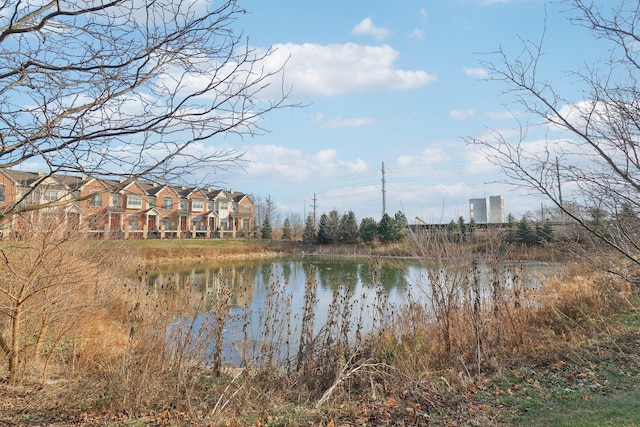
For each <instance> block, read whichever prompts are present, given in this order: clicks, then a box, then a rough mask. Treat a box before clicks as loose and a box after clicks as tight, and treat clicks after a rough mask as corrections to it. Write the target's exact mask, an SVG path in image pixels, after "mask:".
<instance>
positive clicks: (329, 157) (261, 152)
mask: <svg viewBox="0 0 640 427" xmlns="http://www.w3.org/2000/svg"><path fill="white" fill-rule="evenodd" d="M245 150H246V153H245V156H244V159H245V160H247V161H248V165H247V167H246V170H247V172H248V174H249V175H250V178H251V179H256V178H261V179H262V178H264V179H273V180H277V181H280V182H282V181H283V180H284V181H304V180H307V179H310V178H314V179H315V178H318V177H332V176H340V175H344V174H356V173H363V172H365V171H366V170H367V169H368V165H367V162H365V161H364V160H362V159H356V160H354V161H346V160H341V159H340V158H339V156H338V152H337V151H336V150H334V149H326V150H320V151H318V152H316V153H304V152H302V151H301V150H297V149H290V148H286V147H282V146H277V145H251V146H247V147H245Z"/></svg>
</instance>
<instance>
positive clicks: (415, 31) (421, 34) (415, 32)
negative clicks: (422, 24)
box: [409, 28, 424, 40]
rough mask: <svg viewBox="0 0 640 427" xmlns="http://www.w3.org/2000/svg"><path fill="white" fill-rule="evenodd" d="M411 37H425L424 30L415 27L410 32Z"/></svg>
mask: <svg viewBox="0 0 640 427" xmlns="http://www.w3.org/2000/svg"><path fill="white" fill-rule="evenodd" d="M409 37H410V38H412V39H419V40H422V39H423V38H424V31H422V30H421V29H420V28H414V29H413V31H411V33H410V34H409Z"/></svg>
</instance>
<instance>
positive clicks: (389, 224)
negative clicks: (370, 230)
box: [378, 213, 396, 243]
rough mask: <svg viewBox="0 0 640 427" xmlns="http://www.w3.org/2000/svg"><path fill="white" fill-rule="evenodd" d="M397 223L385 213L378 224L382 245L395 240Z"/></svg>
mask: <svg viewBox="0 0 640 427" xmlns="http://www.w3.org/2000/svg"><path fill="white" fill-rule="evenodd" d="M395 231H396V227H395V221H394V219H393V218H391V217H390V216H389V214H387V213H385V214H384V215H382V218H381V219H380V222H379V223H378V238H379V239H380V241H381V242H382V243H389V242H392V241H393V240H394V238H395Z"/></svg>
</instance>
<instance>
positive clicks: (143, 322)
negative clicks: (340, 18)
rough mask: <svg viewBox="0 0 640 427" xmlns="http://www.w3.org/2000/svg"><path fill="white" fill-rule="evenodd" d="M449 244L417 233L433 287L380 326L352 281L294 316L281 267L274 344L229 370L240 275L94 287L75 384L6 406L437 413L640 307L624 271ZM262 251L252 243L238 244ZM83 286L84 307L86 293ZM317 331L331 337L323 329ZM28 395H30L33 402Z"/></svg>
mask: <svg viewBox="0 0 640 427" xmlns="http://www.w3.org/2000/svg"><path fill="white" fill-rule="evenodd" d="M433 237H434V236H431V237H430V238H429V239H428V240H415V241H414V244H415V246H414V250H418V251H419V253H416V252H415V251H414V253H413V255H415V256H419V257H420V258H421V259H422V260H423V262H424V264H425V266H430V267H432V268H431V269H430V273H429V276H428V277H427V278H426V281H425V283H422V284H416V285H421V286H422V289H423V292H424V294H422V295H413V296H412V298H411V300H410V301H409V302H408V303H407V305H406V306H405V307H404V309H403V310H402V311H401V312H399V313H393V316H390V315H389V313H388V312H387V309H388V307H387V306H386V300H385V298H384V293H383V292H380V294H379V300H378V301H377V302H376V305H377V308H378V311H379V313H380V315H381V318H380V319H379V320H378V322H377V324H376V325H377V329H376V330H375V331H373V332H369V333H365V332H364V330H363V329H362V325H361V324H360V323H359V322H360V321H361V320H362V318H361V317H359V316H358V304H357V303H356V300H357V299H356V297H355V296H354V295H353V294H352V293H350V292H349V291H348V289H337V290H336V292H335V293H334V297H333V301H332V304H331V311H330V314H329V316H328V320H327V322H326V324H325V325H314V324H313V315H312V314H313V311H314V307H315V304H316V288H317V286H318V283H316V282H314V281H309V282H308V283H307V287H306V293H305V304H304V309H303V313H292V312H291V308H290V298H291V295H290V294H289V291H288V290H287V286H286V283H284V282H281V281H278V279H277V278H275V277H273V276H270V275H269V272H265V275H266V277H267V279H268V280H269V282H270V283H271V286H270V294H269V295H267V297H266V303H265V304H266V306H265V309H264V314H263V317H262V318H261V327H262V328H263V329H261V333H262V344H261V346H260V347H259V348H256V349H254V351H253V352H251V353H247V354H246V355H245V358H244V360H243V366H242V367H233V368H232V367H225V366H222V365H221V359H220V349H221V347H222V330H223V329H224V328H225V326H226V322H227V321H228V318H227V314H228V313H229V310H230V307H231V296H232V295H233V293H234V292H235V290H234V289H232V287H231V283H232V281H231V280H225V278H224V277H225V275H224V274H222V276H221V277H222V280H221V281H220V283H217V284H216V286H215V287H213V288H211V289H208V290H207V292H203V290H202V289H199V288H196V287H194V286H188V285H187V286H184V285H180V284H178V283H173V282H168V283H167V284H166V285H165V286H164V287H163V289H150V288H149V287H148V286H147V285H146V283H147V282H146V280H145V274H146V271H147V270H146V269H145V268H141V269H140V271H139V277H138V280H133V281H130V280H129V281H128V280H124V279H122V278H118V280H117V282H113V281H107V280H106V279H104V280H103V279H100V280H93V281H92V282H91V283H92V285H93V292H94V293H95V295H99V296H100V297H99V298H93V299H92V306H91V310H83V311H80V312H78V313H77V316H75V317H74V322H73V324H74V327H73V328H69V329H68V331H66V332H65V335H64V337H65V339H64V340H62V341H60V342H64V344H65V345H60V346H58V347H56V350H55V351H54V352H53V353H49V354H54V355H55V358H54V360H55V363H56V368H57V369H56V376H55V379H56V380H61V381H59V382H57V383H56V384H55V385H47V386H45V387H44V388H41V389H38V388H29V385H30V384H32V383H31V382H30V381H29V379H28V378H27V377H22V378H23V379H24V381H23V382H22V385H14V386H11V387H13V388H9V386H6V387H5V388H4V389H3V392H4V394H5V396H6V395H8V394H9V395H14V396H15V397H16V399H15V400H14V402H20V403H19V404H20V405H22V406H21V407H14V408H13V409H12V408H11V407H9V406H5V407H4V408H1V409H5V410H6V411H8V412H5V413H7V414H18V413H29V414H31V415H32V416H33V420H34V422H35V423H41V424H42V423H44V422H45V421H51V418H47V417H51V413H52V411H54V412H55V411H58V412H61V413H63V414H64V417H66V418H65V419H66V420H67V421H69V420H76V421H77V420H84V421H87V422H92V423H95V424H100V423H102V424H108V423H110V422H111V423H115V422H124V421H126V420H139V421H141V422H147V421H148V422H152V421H153V422H156V423H161V422H163V421H162V420H163V419H164V420H165V421H166V423H174V424H182V423H183V422H184V423H187V422H196V423H205V422H208V423H211V424H216V423H223V422H231V423H232V424H241V425H293V426H295V425H308V424H309V423H323V422H329V421H331V420H333V419H339V418H341V417H342V419H344V418H345V417H346V415H345V413H347V412H357V411H360V410H361V409H358V408H360V407H359V406H358V405H361V404H362V403H363V402H377V401H380V400H381V399H384V398H390V397H393V398H395V399H409V398H411V399H413V401H415V402H418V403H419V404H420V405H422V406H423V407H427V406H430V407H432V408H435V407H437V405H442V404H444V403H443V402H442V400H443V398H442V396H444V395H445V394H446V393H447V392H450V391H451V390H452V389H454V388H455V387H457V386H460V385H464V384H468V383H469V382H472V381H474V380H476V379H478V378H480V377H483V376H487V375H494V374H500V373H502V372H506V371H508V370H509V369H511V367H513V366H516V365H518V364H521V363H529V362H531V361H532V360H538V361H539V360H541V359H544V358H545V357H549V354H550V353H551V352H558V351H561V349H567V348H575V347H578V346H579V345H580V343H582V342H584V341H585V340H588V339H589V338H590V337H594V336H598V335H601V334H606V333H610V331H611V328H612V327H613V326H612V324H611V323H610V321H609V319H610V315H611V314H612V313H615V312H618V311H620V310H621V308H627V307H630V304H631V303H630V297H631V291H632V290H631V288H630V287H629V285H628V284H627V283H626V282H624V281H622V280H619V279H617V276H615V275H611V274H604V273H602V272H600V271H598V270H592V269H589V268H587V267H586V266H585V265H583V264H575V265H574V264H571V265H567V266H566V267H565V268H564V271H563V274H562V275H560V276H558V277H549V278H547V279H545V281H544V282H543V283H542V284H541V286H539V287H538V288H535V289H534V288H530V287H528V286H527V285H525V283H526V280H525V278H524V277H523V276H522V274H523V273H522V269H521V268H520V266H519V265H518V264H517V263H504V262H502V261H501V260H502V259H503V258H502V256H504V254H501V253H500V250H501V249H500V245H498V244H497V243H496V242H494V241H487V242H485V246H484V247H483V248H478V247H473V246H463V245H449V244H448V243H447V244H445V242H444V241H443V240H439V239H437V238H436V239H434V238H433ZM88 246H91V245H88ZM405 248H406V246H405ZM210 249H211V247H205V248H203V249H197V250H196V251H199V250H203V251H206V250H210ZM184 250H185V251H186V248H184ZM247 250H248V249H247V248H246V247H244V246H239V247H238V253H246V251H247ZM153 251H156V252H155V255H153V257H157V256H158V255H157V254H158V252H157V251H160V252H162V253H163V255H162V256H161V257H164V256H165V255H166V256H168V257H169V256H170V249H169V248H160V249H158V248H154V249H153ZM164 251H166V254H165V252H164ZM177 251H178V252H177V253H178V256H181V255H180V254H182V249H180V248H179V249H178V250H177ZM107 252H110V251H107ZM143 252H144V251H143ZM398 252H400V249H398ZM478 253H482V254H484V255H485V257H484V258H482V259H478ZM487 254H489V255H490V256H489V255H487ZM434 255H435V256H434ZM146 256H147V255H144V256H143V258H144V257H146ZM80 258H81V259H83V260H85V261H84V262H90V261H89V260H87V258H86V257H80ZM99 260H100V258H97V257H96V258H95V259H93V260H91V262H96V261H99ZM83 268H85V269H87V270H86V271H90V270H88V268H89V267H87V266H86V265H85V267H83ZM372 269H373V270H375V264H374V265H372ZM480 270H482V271H480ZM91 271H92V270H91ZM311 273H312V272H309V275H308V277H311V276H313V274H311ZM229 274H231V273H229ZM100 277H102V276H100ZM373 277H374V280H377V279H376V278H375V274H373ZM480 277H486V278H488V279H486V280H484V279H483V280H480ZM74 289H76V290H75V291H74V292H76V293H75V294H74V295H73V298H69V301H78V300H79V299H80V298H81V297H83V296H85V295H86V290H82V288H74ZM244 315H246V316H249V315H250V313H248V312H247V313H245V314H244ZM293 316H298V317H299V318H300V319H302V325H301V327H300V328H299V329H295V328H293V327H292V323H293V322H292V319H293ZM349 319H352V320H349ZM317 326H322V328H320V332H313V331H314V330H316V331H317V330H318V328H317ZM53 339H54V338H49V340H50V342H51V340H53ZM294 339H295V340H297V342H298V343H299V345H298V347H297V349H298V352H297V353H296V354H288V355H287V357H285V358H282V357H279V355H277V354H276V352H277V350H276V349H278V348H281V345H282V344H283V343H289V342H291V340H294ZM203 361H207V363H203ZM52 378H53V377H52ZM20 387H22V388H20ZM21 393H26V394H22V395H23V396H28V399H27V398H26V397H25V398H24V399H23V400H20V399H19V397H20V396H21ZM412 396H413V397H412ZM409 400H410V399H409ZM381 410H382V409H381ZM345 411H346V412H345ZM415 411H417V409H416V410H415ZM340 414H342V415H340ZM360 415H362V414H360ZM8 416H10V415H8ZM61 416H62V415H61ZM145 417H146V418H145ZM163 417H164V418H163ZM354 417H355V415H354ZM362 417H363V416H361V419H365V418H362ZM375 417H377V418H367V419H368V420H377V421H378V422H380V420H383V419H384V418H380V417H382V415H379V414H378V413H377V412H376V415H375Z"/></svg>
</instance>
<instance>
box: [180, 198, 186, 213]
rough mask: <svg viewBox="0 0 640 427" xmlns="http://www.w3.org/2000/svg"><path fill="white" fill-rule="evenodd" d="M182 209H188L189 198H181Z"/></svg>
mask: <svg viewBox="0 0 640 427" xmlns="http://www.w3.org/2000/svg"><path fill="white" fill-rule="evenodd" d="M180 209H182V210H183V211H184V210H187V200H186V199H182V200H180Z"/></svg>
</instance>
